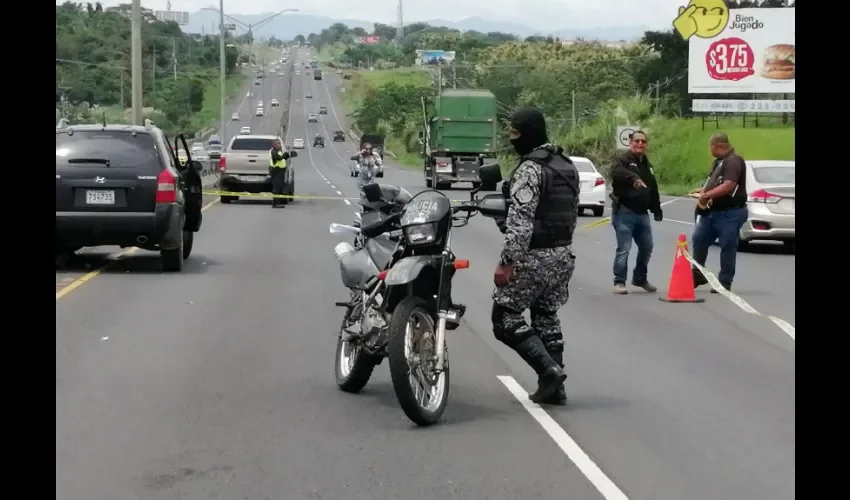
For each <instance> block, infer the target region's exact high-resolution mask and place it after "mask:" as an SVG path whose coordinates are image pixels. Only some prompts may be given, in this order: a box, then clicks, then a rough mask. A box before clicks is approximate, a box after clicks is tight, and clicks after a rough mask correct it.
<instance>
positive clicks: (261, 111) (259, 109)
mask: <svg viewBox="0 0 850 500" xmlns="http://www.w3.org/2000/svg"><path fill="white" fill-rule="evenodd" d="M257 116H263V108H257Z"/></svg>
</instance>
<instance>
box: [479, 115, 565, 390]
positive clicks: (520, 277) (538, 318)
mask: <svg viewBox="0 0 850 500" xmlns="http://www.w3.org/2000/svg"><path fill="white" fill-rule="evenodd" d="M509 135H510V140H511V144H512V145H513V147H514V149H515V150H516V152H517V154H518V155H519V156H520V160H519V165H518V166H517V168H516V169H515V170H514V173H513V175H512V176H511V178H510V180H509V181H507V182H506V183H505V185H503V186H502V188H503V193H505V197H506V198H508V197H509V199H510V203H509V208H508V214H507V217H506V219H505V221H504V223H503V224H500V228H501V229H502V232H503V233H504V234H505V243H504V246H503V248H502V253H501V259H500V261H499V264H498V266H496V272H495V275H494V278H493V281H494V283H495V285H496V289H495V291H494V292H493V310H492V315H491V319H492V321H493V334H494V335H495V337H496V338H497V339H498V340H499V341H501V342H503V343H504V344H506V345H507V346H508V347H510V348H512V349H513V350H515V351H516V352H517V354H519V355H520V357H522V359H523V360H525V362H526V363H528V364H529V366H531V367H532V368H533V369H534V371H535V372H536V373H537V375H538V383H537V390H536V391H535V392H534V393H532V394H530V396H529V397H530V399H531V400H532V401H534V402H535V403H546V404H557V405H564V404H566V401H567V395H566V391H565V389H564V380H566V378H567V374H566V372H564V339H563V334H562V333H561V324H560V321H559V320H558V309H560V308H561V306H563V305H564V304H566V303H567V300H568V299H569V283H570V278H572V275H573V270H574V269H575V255H574V254H573V252H572V248H571V245H572V237H573V231H575V227H576V222H577V217H578V201H579V175H578V171H577V170H576V168H575V166H574V165H573V163H572V162H571V161H570V159H569V158H568V157H567V156H566V155H564V152H563V149H562V148H561V147H558V146H553V145H551V144H549V138H548V136H547V134H546V120H545V119H544V117H543V113H541V112H540V111H539V110H537V109H533V108H520V109H518V110H517V111H516V112H515V113H514V115H513V116H512V118H511V120H510V129H509ZM526 309H529V310H530V313H531V325H529V324H528V323H526V321H525V318H523V316H522V314H523V312H524V311H525V310H526Z"/></svg>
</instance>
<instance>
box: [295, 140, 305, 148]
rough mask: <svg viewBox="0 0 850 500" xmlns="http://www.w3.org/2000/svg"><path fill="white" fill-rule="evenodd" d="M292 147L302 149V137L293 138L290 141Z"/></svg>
mask: <svg viewBox="0 0 850 500" xmlns="http://www.w3.org/2000/svg"><path fill="white" fill-rule="evenodd" d="M292 149H304V139H295V140H294V141H292Z"/></svg>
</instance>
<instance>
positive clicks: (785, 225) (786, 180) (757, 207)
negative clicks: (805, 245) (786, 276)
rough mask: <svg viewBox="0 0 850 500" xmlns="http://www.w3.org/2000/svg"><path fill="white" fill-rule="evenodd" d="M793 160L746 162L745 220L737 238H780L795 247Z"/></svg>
mask: <svg viewBox="0 0 850 500" xmlns="http://www.w3.org/2000/svg"><path fill="white" fill-rule="evenodd" d="M796 185H797V174H796V162H794V161H773V160H757V161H748V162H747V212H748V213H749V215H748V217H747V222H745V223H744V225H743V227H741V233H740V235H739V241H740V242H741V245H742V246H746V245H747V244H749V243H750V242H753V241H781V242H782V243H783V244H784V245H785V246H787V247H790V248H795V246H796V242H797V233H796V231H797V229H796V226H797V223H796V212H797V208H796Z"/></svg>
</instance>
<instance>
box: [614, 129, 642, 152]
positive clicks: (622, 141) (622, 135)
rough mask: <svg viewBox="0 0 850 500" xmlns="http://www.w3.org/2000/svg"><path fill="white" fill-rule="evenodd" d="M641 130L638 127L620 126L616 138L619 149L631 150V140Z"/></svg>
mask: <svg viewBox="0 0 850 500" xmlns="http://www.w3.org/2000/svg"><path fill="white" fill-rule="evenodd" d="M639 129H640V127H638V126H636V125H620V126H619V127H617V133H616V134H615V136H614V138H615V139H616V141H617V149H629V139H631V136H632V134H634V133H635V131H636V130H639Z"/></svg>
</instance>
